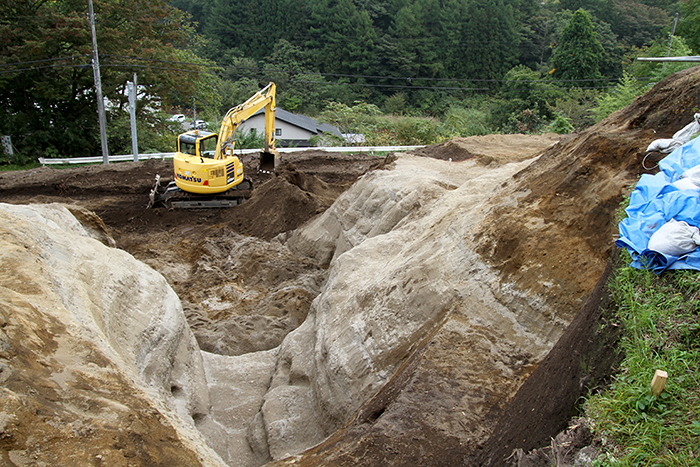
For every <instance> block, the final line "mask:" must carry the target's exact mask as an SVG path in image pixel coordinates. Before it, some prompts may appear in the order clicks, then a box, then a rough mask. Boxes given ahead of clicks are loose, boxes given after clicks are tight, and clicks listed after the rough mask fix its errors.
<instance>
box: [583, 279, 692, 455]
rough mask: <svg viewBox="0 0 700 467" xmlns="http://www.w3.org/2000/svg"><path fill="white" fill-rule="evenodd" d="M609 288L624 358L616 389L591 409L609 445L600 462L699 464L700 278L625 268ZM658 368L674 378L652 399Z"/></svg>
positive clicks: (588, 408)
mask: <svg viewBox="0 0 700 467" xmlns="http://www.w3.org/2000/svg"><path fill="white" fill-rule="evenodd" d="M611 290H612V293H613V297H614V300H615V302H616V303H617V305H618V319H619V323H618V324H619V325H621V326H623V327H624V336H623V338H622V341H621V346H622V351H623V352H624V354H625V359H624V361H623V362H622V364H621V371H620V373H619V374H618V375H617V376H616V378H615V380H614V382H613V384H612V385H611V387H610V388H609V389H607V390H606V391H604V392H601V393H599V394H596V395H593V396H591V397H590V398H589V399H588V401H587V402H586V404H585V409H586V413H587V415H588V416H589V417H590V418H591V419H592V420H593V423H594V426H595V430H596V433H597V434H598V435H599V436H600V437H601V438H602V440H603V442H604V447H605V453H604V454H603V455H602V456H600V457H599V459H598V460H597V461H596V464H595V465H600V466H607V465H610V466H692V465H700V459H698V455H699V454H700V372H699V371H698V370H699V369H700V316H699V313H700V274H698V273H697V272H695V271H669V272H666V273H664V274H662V275H661V276H656V275H654V274H653V273H651V272H649V271H642V270H637V269H634V268H631V267H628V266H624V267H620V268H618V269H617V270H616V272H615V274H614V277H613V279H612V281H611ZM657 369H659V370H664V371H666V372H667V373H668V381H667V382H666V386H665V389H664V392H662V393H661V394H660V395H659V396H658V397H654V396H652V395H651V394H650V390H649V389H650V384H651V379H652V377H653V375H654V372H655V371H656V370H657Z"/></svg>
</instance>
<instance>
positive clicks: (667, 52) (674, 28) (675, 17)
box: [666, 13, 678, 57]
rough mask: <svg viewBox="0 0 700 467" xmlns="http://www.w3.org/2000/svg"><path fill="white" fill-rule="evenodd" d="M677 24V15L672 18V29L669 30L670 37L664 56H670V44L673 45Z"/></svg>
mask: <svg viewBox="0 0 700 467" xmlns="http://www.w3.org/2000/svg"><path fill="white" fill-rule="evenodd" d="M677 24H678V13H676V16H674V17H673V27H672V28H671V35H670V36H668V50H667V51H666V56H667V57H668V56H669V55H671V44H673V35H674V34H675V33H676V25H677Z"/></svg>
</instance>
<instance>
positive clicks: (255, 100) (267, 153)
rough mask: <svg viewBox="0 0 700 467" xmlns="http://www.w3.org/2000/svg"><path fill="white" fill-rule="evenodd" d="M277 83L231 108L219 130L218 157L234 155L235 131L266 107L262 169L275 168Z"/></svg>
mask: <svg viewBox="0 0 700 467" xmlns="http://www.w3.org/2000/svg"><path fill="white" fill-rule="evenodd" d="M276 91H277V88H276V86H275V83H270V84H268V85H267V86H265V87H264V88H262V89H261V90H260V91H258V92H256V93H255V94H254V95H253V96H251V97H250V98H249V99H248V100H247V101H245V102H244V103H242V104H239V105H237V106H236V107H233V108H232V109H230V110H229V111H228V112H227V113H226V116H225V117H224V119H223V121H222V122H221V129H220V130H219V141H218V143H217V147H216V156H215V157H216V158H217V159H225V158H227V157H231V156H232V155H233V150H234V148H235V146H236V141H235V139H234V138H235V133H236V129H237V128H238V127H239V126H240V124H241V123H243V122H245V121H246V120H247V119H249V118H250V117H251V116H253V115H254V114H255V113H256V112H258V111H259V110H260V109H262V108H264V109H265V147H264V149H263V151H262V152H261V154H260V167H259V168H260V169H261V170H267V171H271V170H272V169H274V165H275V159H276V157H277V151H276V149H275V94H276Z"/></svg>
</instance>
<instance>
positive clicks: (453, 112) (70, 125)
mask: <svg viewBox="0 0 700 467" xmlns="http://www.w3.org/2000/svg"><path fill="white" fill-rule="evenodd" d="M94 4H95V10H96V28H97V37H98V47H99V51H100V64H101V72H102V83H103V90H104V95H105V97H106V99H107V100H108V101H109V105H108V106H107V108H108V119H109V122H108V126H110V129H109V145H110V152H112V153H120V152H129V151H130V144H128V137H129V136H128V131H127V128H126V126H125V125H124V124H122V123H121V122H123V121H124V120H125V118H126V115H127V114H126V99H127V97H126V92H125V86H126V81H127V80H131V79H132V76H133V74H134V73H136V74H137V75H138V82H139V85H140V88H139V107H138V111H137V113H138V119H139V121H140V127H139V134H141V133H142V132H143V133H144V135H143V139H144V141H143V144H142V145H143V147H144V150H148V149H149V148H153V147H155V146H158V149H159V150H168V149H170V148H169V147H167V146H168V145H167V144H166V142H165V140H164V139H162V138H160V136H162V135H169V132H170V131H173V130H169V129H167V128H166V126H165V124H164V117H166V116H167V115H166V114H163V113H160V112H159V110H163V111H166V112H170V113H175V112H177V113H186V114H187V115H188V116H189V118H192V117H193V116H194V112H195V111H196V113H197V115H198V118H206V119H209V120H210V121H215V120H216V119H217V118H220V116H221V115H223V114H224V113H225V112H226V110H227V109H228V108H230V107H232V106H234V105H236V104H238V103H240V102H242V101H244V100H245V99H246V98H247V97H249V96H250V95H251V94H252V93H254V92H255V91H256V90H258V89H260V87H261V86H263V85H265V84H267V82H269V81H274V82H275V83H276V84H277V89H278V96H277V97H278V105H279V106H280V107H282V108H284V109H286V110H289V111H292V112H296V113H303V114H305V115H309V116H312V117H319V116H321V115H326V116H327V115H328V114H327V113H326V114H324V111H326V110H327V109H328V110H332V109H333V107H332V106H333V105H336V104H341V103H342V104H343V105H345V106H347V107H349V108H352V107H354V106H356V105H358V104H366V105H373V106H375V107H377V108H378V109H379V110H380V111H381V112H383V113H387V114H391V115H393V116H394V117H396V118H394V119H393V120H392V119H386V121H387V122H390V121H392V122H395V124H397V125H398V122H399V120H400V119H397V118H398V117H403V118H405V119H407V121H409V120H410V119H411V118H413V117H421V118H425V119H428V120H429V121H430V119H432V121H433V122H434V123H433V124H434V125H437V126H439V127H440V128H441V131H439V132H438V134H439V135H442V136H441V137H449V135H455V134H479V133H484V132H498V131H502V132H510V131H527V132H537V131H547V130H551V129H556V130H557V131H567V130H571V129H574V130H577V129H581V128H583V127H585V126H586V125H588V124H590V123H592V122H593V121H594V119H596V118H600V116H601V114H602V113H604V112H606V111H608V110H609V109H612V108H613V107H615V105H613V104H615V103H622V102H623V100H621V99H613V100H612V101H610V100H608V101H607V102H605V97H604V96H605V94H606V93H607V92H608V91H610V90H612V91H613V92H616V93H618V94H619V86H618V87H617V88H616V85H619V84H622V85H623V86H625V87H626V89H627V84H625V82H624V81H622V82H620V81H619V80H621V79H626V80H629V79H634V80H638V84H639V85H635V87H634V91H635V92H643V91H644V90H645V89H647V87H645V85H646V84H648V83H650V82H653V81H656V80H658V79H660V78H662V77H663V76H664V75H666V74H668V73H670V72H672V71H675V70H676V69H678V68H679V67H678V66H677V65H674V66H661V67H659V66H655V67H646V68H645V67H640V66H636V64H635V63H634V57H636V56H639V55H644V54H647V55H648V54H655V55H656V54H659V55H665V54H666V51H665V50H664V44H667V43H668V34H669V32H670V28H671V25H672V23H673V15H674V14H675V13H676V12H680V20H679V22H678V29H677V36H676V37H675V38H674V40H673V48H672V51H671V54H672V55H678V54H687V53H688V51H691V50H692V51H695V50H697V47H698V45H697V44H700V29H698V27H697V24H698V21H696V19H697V16H698V15H700V1H698V0H687V1H683V2H672V1H669V0H667V1H652V0H617V1H615V2H610V1H607V0H548V1H544V2H540V1H537V0H376V1H374V0H373V1H371V2H370V1H367V0H305V1H301V0H171V1H170V3H169V4H168V3H166V2H165V0H139V1H137V0H120V1H116V0H94ZM0 32H1V33H2V34H3V37H4V39H5V40H4V41H3V42H2V43H0V102H2V103H3V106H4V108H5V112H4V113H3V114H2V115H1V116H0V134H9V135H11V136H12V139H13V143H14V146H15V149H16V151H17V154H18V156H17V159H22V158H26V159H35V158H36V157H39V156H64V157H65V156H84V155H96V154H98V153H99V137H98V131H97V118H96V103H95V92H94V85H93V74H92V69H91V67H90V63H91V57H90V53H91V37H90V28H89V24H88V19H87V14H86V4H85V2H75V0H55V1H51V2H49V1H45V0H21V1H18V2H3V3H2V4H1V5H0ZM681 36H682V37H681ZM625 71H627V72H628V75H624V74H623V73H624V72H625ZM624 76H626V77H625V78H623V77H624ZM601 99H602V100H601ZM330 103H335V104H330ZM603 104H605V105H603ZM328 105H331V107H328ZM593 108H595V109H596V112H595V115H594V114H592V113H591V112H590V110H591V109H593ZM464 115H473V116H478V118H477V119H476V120H472V119H470V118H466V119H465V118H464ZM458 122H463V123H464V124H466V125H467V126H469V128H468V129H467V128H458V127H457V125H458V124H459V123H458ZM408 127H409V128H411V129H412V130H415V131H416V132H417V133H418V134H420V135H423V136H422V137H425V138H427V140H431V139H432V138H433V137H434V135H432V134H430V133H425V132H423V131H422V130H421V128H419V127H416V126H412V125H408ZM367 129H372V128H367ZM367 129H366V130H367ZM376 129H377V131H381V134H383V135H386V129H383V128H380V127H376ZM389 133H390V134H397V133H396V132H395V131H393V130H392V131H391V132H389ZM371 138H375V136H370V139H371ZM379 139H384V137H381V138H379ZM404 139H405V138H404ZM408 139H411V140H416V139H420V137H418V136H416V135H413V136H412V137H411V138H408ZM427 140H425V141H423V143H426V142H427ZM156 142H157V144H156ZM140 145H141V143H140Z"/></svg>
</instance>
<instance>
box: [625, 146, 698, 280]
mask: <svg viewBox="0 0 700 467" xmlns="http://www.w3.org/2000/svg"><path fill="white" fill-rule="evenodd" d="M697 165H700V138H695V139H693V140H691V141H689V142H687V143H685V144H684V145H683V146H681V147H679V148H677V149H675V150H674V151H673V152H672V153H671V154H669V155H668V156H666V157H665V158H663V159H662V160H661V161H660V162H659V169H660V171H659V173H657V174H655V175H650V174H644V175H642V176H641V178H640V179H639V182H638V183H637V186H636V187H635V188H634V191H633V192H632V194H631V195H630V204H629V207H628V208H627V209H626V210H625V212H626V213H627V216H628V217H627V218H626V219H625V220H623V221H622V222H620V226H619V229H620V238H619V240H617V241H616V242H615V245H617V246H618V247H620V248H627V250H628V251H629V252H630V254H631V255H632V259H633V261H632V263H631V266H634V267H636V268H639V269H651V270H653V271H654V272H655V273H657V274H659V273H661V272H662V271H665V270H666V269H697V270H700V249H695V250H694V251H692V252H690V253H687V254H684V255H682V256H680V257H677V256H667V255H663V254H661V253H658V252H655V251H651V250H648V249H647V245H648V243H649V238H650V237H651V234H653V233H654V232H656V231H657V230H658V229H659V228H660V227H661V226H662V225H664V224H665V223H666V222H668V221H669V220H671V219H675V220H677V221H685V222H687V223H688V224H689V225H693V226H696V227H700V191H699V190H679V189H678V188H676V187H675V186H673V185H672V183H673V182H675V181H677V180H678V179H679V178H680V176H681V174H682V173H683V172H685V171H686V170H688V169H691V168H693V167H695V166H697Z"/></svg>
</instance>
